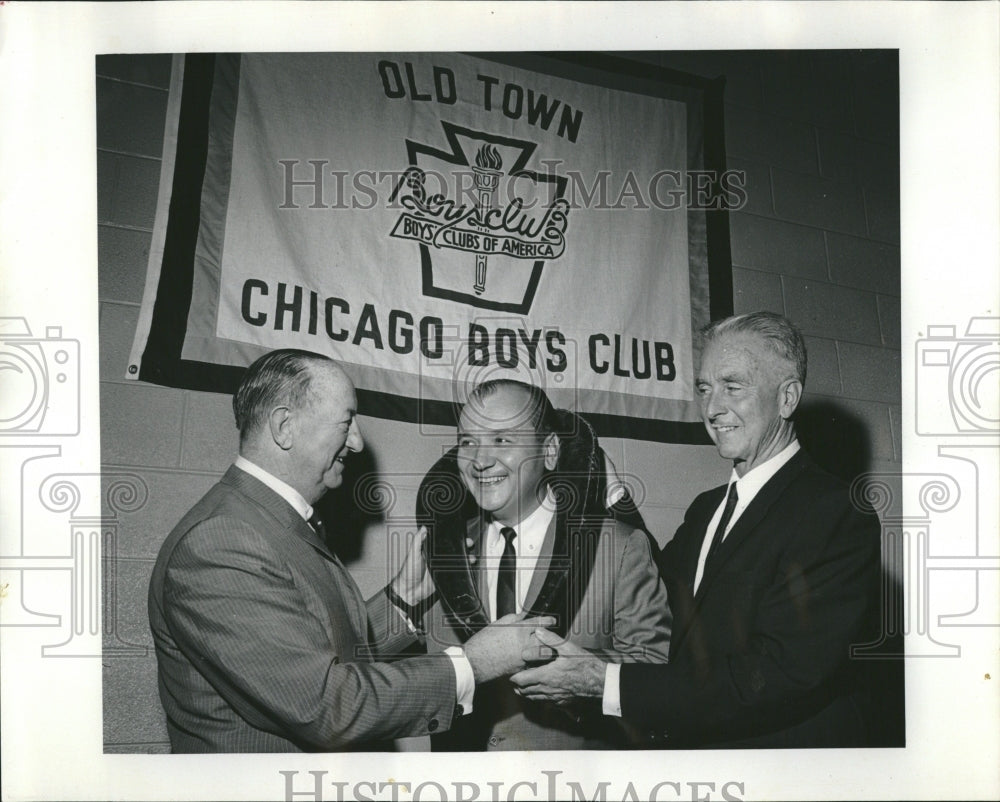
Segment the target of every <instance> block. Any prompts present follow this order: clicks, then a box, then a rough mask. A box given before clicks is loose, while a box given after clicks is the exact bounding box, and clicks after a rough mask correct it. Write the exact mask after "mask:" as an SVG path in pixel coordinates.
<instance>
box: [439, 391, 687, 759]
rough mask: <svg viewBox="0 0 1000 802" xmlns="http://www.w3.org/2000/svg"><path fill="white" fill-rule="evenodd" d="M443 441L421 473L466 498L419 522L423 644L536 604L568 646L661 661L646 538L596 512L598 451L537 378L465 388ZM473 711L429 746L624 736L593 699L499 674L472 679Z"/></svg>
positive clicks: (513, 745) (543, 744)
mask: <svg viewBox="0 0 1000 802" xmlns="http://www.w3.org/2000/svg"><path fill="white" fill-rule="evenodd" d="M457 440H458V442H457V446H456V448H455V449H453V450H452V452H450V454H449V455H446V457H445V458H444V459H443V460H442V462H440V463H439V464H438V465H437V466H435V468H433V469H432V471H431V472H430V473H429V474H428V479H431V478H433V477H435V476H439V477H440V476H441V475H442V471H445V472H447V471H448V470H450V471H451V472H452V473H451V478H452V481H453V484H452V487H453V489H456V490H460V492H464V493H465V494H466V496H465V498H466V501H467V506H465V507H464V508H462V510H461V511H460V513H459V514H457V515H454V516H452V517H451V519H450V521H449V519H448V516H439V517H438V518H437V520H436V521H435V522H432V523H431V526H430V534H429V536H428V542H429V544H430V554H429V562H430V564H431V569H432V573H433V576H434V580H435V584H436V587H437V591H438V594H439V597H440V600H441V603H440V604H437V605H435V606H434V608H432V609H431V611H430V612H429V613H428V615H427V617H426V619H425V627H426V630H427V636H428V648H429V650H432V651H440V650H442V649H444V648H446V647H448V646H451V645H454V644H460V643H462V642H463V641H464V640H465V639H467V638H468V637H469V636H470V635H471V634H472V633H473V632H475V631H477V630H478V628H481V627H483V626H486V625H487V624H489V623H490V622H492V621H496V620H497V619H498V618H501V617H503V616H504V615H507V614H509V613H529V614H531V615H533V614H535V613H537V612H540V611H545V614H546V615H553V616H554V617H555V618H556V619H557V621H558V623H557V625H556V628H557V629H559V630H560V631H561V632H562V633H563V634H564V635H565V636H566V637H568V638H569V639H570V641H571V642H572V643H574V644H576V645H577V646H579V647H580V648H583V649H586V650H588V651H590V652H592V653H594V654H597V655H600V656H601V658H602V659H603V660H608V661H611V662H619V663H620V662H634V661H643V662H661V661H663V660H665V659H666V654H667V649H668V642H669V634H670V615H669V611H668V608H667V603H666V594H665V590H664V587H663V584H662V582H661V580H660V577H659V574H658V572H657V569H656V566H655V562H654V560H653V556H652V550H651V546H650V539H649V538H648V536H647V535H646V533H645V532H643V531H642V530H641V529H638V528H636V527H635V526H634V525H632V524H630V523H626V522H624V521H623V520H616V518H623V517H625V516H622V515H620V514H617V513H620V510H618V509H615V508H614V507H612V510H611V511H610V512H609V511H608V509H607V508H608V507H609V506H610V505H609V504H608V501H609V499H608V494H607V483H606V479H605V465H606V463H605V457H604V453H603V451H601V449H600V447H599V446H598V444H597V439H596V437H594V435H593V432H592V430H591V429H590V427H589V425H588V424H587V423H586V422H585V421H583V419H582V418H580V417H578V416H576V415H575V414H573V413H571V412H567V411H565V410H557V409H555V408H554V407H553V406H552V404H551V402H550V401H549V399H548V397H547V396H546V395H545V393H544V392H543V391H541V390H540V389H539V388H537V387H533V386H531V385H528V384H524V383H521V382H519V381H514V380H511V379H496V380H492V381H488V382H484V383H483V384H480V385H479V386H477V387H476V388H475V389H474V390H473V391H472V392H471V394H470V397H469V400H468V401H467V403H466V404H465V406H464V407H463V409H462V412H461V416H460V419H459V426H458V437H457ZM442 466H444V467H442ZM445 478H447V477H445ZM427 484H428V482H427V481H426V480H425V486H426V485H427ZM429 495H430V494H428V493H423V494H422V497H424V498H425V500H426V498H427V497H428V496H429ZM451 495H454V494H451ZM611 500H613V499H611ZM619 503H620V502H619ZM473 711H474V712H473V714H472V715H471V716H467V717H466V718H465V720H463V721H462V722H460V725H459V726H458V727H456V728H455V729H453V730H452V731H451V732H449V733H446V734H444V735H438V734H435V736H434V737H433V739H432V743H433V747H434V748H435V749H436V750H459V751H471V750H480V749H487V750H525V749H615V748H624V747H627V746H629V745H634V743H633V741H632V735H631V731H630V730H629V729H628V727H626V726H623V725H622V723H621V720H620V719H615V718H612V717H606V716H604V715H603V714H602V711H601V708H600V704H594V703H591V702H587V701H584V702H579V703H578V702H574V703H572V704H569V705H566V704H559V705H557V704H552V703H549V702H538V701H532V700H529V699H525V698H523V697H521V696H519V695H517V694H516V693H514V688H513V686H512V685H511V684H510V682H509V680H508V679H507V678H501V679H498V680H496V681H494V682H490V683H486V684H484V685H482V686H481V687H480V688H478V689H477V691H476V698H475V703H474V705H473Z"/></svg>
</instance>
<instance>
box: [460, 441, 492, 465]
mask: <svg viewBox="0 0 1000 802" xmlns="http://www.w3.org/2000/svg"><path fill="white" fill-rule="evenodd" d="M462 452H463V453H462V456H464V457H465V458H466V459H467V460H469V462H470V463H471V465H472V467H473V468H474V469H475V470H477V471H482V470H484V469H486V468H488V467H489V466H490V465H492V464H493V463H494V461H495V458H494V456H493V453H492V450H491V449H490V448H489V446H488V445H482V444H478V445H474V446H465V447H464V448H463V449H462Z"/></svg>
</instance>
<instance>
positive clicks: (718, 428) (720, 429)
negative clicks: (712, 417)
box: [712, 426, 736, 434]
mask: <svg viewBox="0 0 1000 802" xmlns="http://www.w3.org/2000/svg"><path fill="white" fill-rule="evenodd" d="M712 428H713V429H715V431H717V432H722V433H723V434H726V433H728V432H733V431H736V427H735V426H713V427H712Z"/></svg>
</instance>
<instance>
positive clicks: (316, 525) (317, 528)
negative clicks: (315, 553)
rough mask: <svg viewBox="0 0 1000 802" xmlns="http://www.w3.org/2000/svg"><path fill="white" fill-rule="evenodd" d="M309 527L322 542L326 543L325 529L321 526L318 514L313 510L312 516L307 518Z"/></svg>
mask: <svg viewBox="0 0 1000 802" xmlns="http://www.w3.org/2000/svg"><path fill="white" fill-rule="evenodd" d="M309 526H311V527H312V528H313V531H314V532H315V533H316V534H317V535H319V536H320V537H321V538H322V539H323V542H324V543H325V542H326V527H325V526H323V519H322V518H320V517H319V514H318V513H317V512H316V511H315V510H313V514H312V516H310V518H309Z"/></svg>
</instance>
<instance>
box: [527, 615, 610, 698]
mask: <svg viewBox="0 0 1000 802" xmlns="http://www.w3.org/2000/svg"><path fill="white" fill-rule="evenodd" d="M534 640H535V641H536V643H535V644H533V645H532V647H531V648H533V649H534V650H535V651H536V652H541V651H542V650H543V649H551V650H554V651H555V653H556V654H557V657H556V658H555V660H552V661H551V662H550V663H546V664H545V665H543V666H538V667H536V668H529V669H526V670H524V671H519V672H517V673H516V674H514V676H512V677H511V678H510V681H511V683H513V685H514V692H515V693H517V694H519V695H521V696H525V697H527V698H528V699H535V700H544V701H548V702H565V701H567V700H569V699H573V698H575V697H578V696H596V697H598V698H600V697H601V696H603V695H604V674H605V672H606V671H607V663H605V662H604V661H603V660H600V659H598V658H597V657H594V656H593V655H592V654H590V652H588V651H586V650H585V649H581V648H580V647H579V646H574V645H573V644H572V643H570V642H569V641H565V640H563V639H562V638H560V637H559V636H558V635H556V634H555V633H553V632H549V631H548V630H545V629H540V630H536V631H535V632H534Z"/></svg>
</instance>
